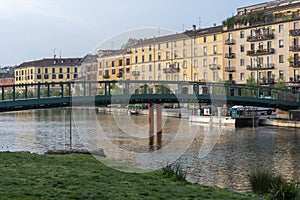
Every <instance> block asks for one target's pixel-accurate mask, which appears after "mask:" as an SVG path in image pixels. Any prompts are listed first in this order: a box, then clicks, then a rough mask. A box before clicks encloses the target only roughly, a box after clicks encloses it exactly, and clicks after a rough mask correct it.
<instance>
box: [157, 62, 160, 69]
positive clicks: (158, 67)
mask: <svg viewBox="0 0 300 200" xmlns="http://www.w3.org/2000/svg"><path fill="white" fill-rule="evenodd" d="M157 69H158V71H160V70H161V64H160V63H158V66H157Z"/></svg>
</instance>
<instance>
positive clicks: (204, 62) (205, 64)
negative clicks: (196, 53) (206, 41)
mask: <svg viewBox="0 0 300 200" xmlns="http://www.w3.org/2000/svg"><path fill="white" fill-rule="evenodd" d="M203 67H207V59H206V58H204V59H203Z"/></svg>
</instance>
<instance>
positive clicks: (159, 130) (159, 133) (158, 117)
mask: <svg viewBox="0 0 300 200" xmlns="http://www.w3.org/2000/svg"><path fill="white" fill-rule="evenodd" d="M156 137H157V138H156V142H157V150H159V149H161V144H162V106H161V105H160V104H157V105H156Z"/></svg>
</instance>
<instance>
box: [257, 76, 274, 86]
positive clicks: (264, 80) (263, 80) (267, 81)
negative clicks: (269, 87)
mask: <svg viewBox="0 0 300 200" xmlns="http://www.w3.org/2000/svg"><path fill="white" fill-rule="evenodd" d="M259 83H260V84H261V85H265V84H274V83H275V79H274V78H271V77H268V78H266V77H263V78H261V79H260V80H259Z"/></svg>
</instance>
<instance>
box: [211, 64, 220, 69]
mask: <svg viewBox="0 0 300 200" xmlns="http://www.w3.org/2000/svg"><path fill="white" fill-rule="evenodd" d="M220 68H221V66H220V65H218V64H210V65H209V69H210V70H219V69H220Z"/></svg>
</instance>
